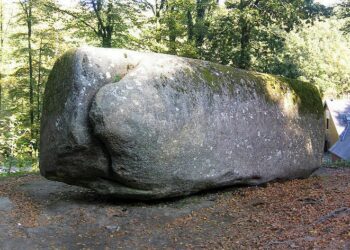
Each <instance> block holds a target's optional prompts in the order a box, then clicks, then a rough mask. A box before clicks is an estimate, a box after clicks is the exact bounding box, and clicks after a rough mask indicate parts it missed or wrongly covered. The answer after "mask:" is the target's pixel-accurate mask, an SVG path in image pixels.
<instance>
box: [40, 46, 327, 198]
mask: <svg viewBox="0 0 350 250" xmlns="http://www.w3.org/2000/svg"><path fill="white" fill-rule="evenodd" d="M44 99H45V100H44V105H43V109H44V110H43V115H42V123H41V141H40V148H41V154H40V170H41V174H42V175H43V176H45V177H46V178H48V179H52V180H58V181H62V182H66V183H69V184H74V185H80V186H84V187H89V188H92V189H94V190H96V191H98V192H100V193H102V194H111V195H114V196H115V197H122V198H136V199H157V198H164V197H174V196H182V195H187V194H190V193H195V192H198V191H201V190H205V189H210V188H217V187H223V186H229V185H235V184H248V185H250V184H252V185H256V184H261V183H264V182H268V181H271V180H275V179H290V178H299V177H307V176H308V175H309V174H310V173H312V172H313V171H314V170H315V169H316V168H318V167H319V166H320V164H321V157H322V150H323V138H324V137H323V133H324V129H323V117H322V114H323V108H322V102H321V98H320V96H319V93H318V91H317V90H316V89H315V88H314V87H313V86H311V85H309V84H306V83H301V82H297V81H291V80H287V79H283V78H280V77H274V76H270V75H264V74H258V73H254V72H248V71H243V70H238V69H234V68H231V67H228V66H222V65H219V64H215V63H209V62H205V61H200V60H193V59H187V58H181V57H176V56H170V55H163V54H153V53H139V52H134V51H128V50H121V49H101V48H81V49H77V50H72V51H69V52H67V53H66V54H65V55H63V56H62V57H61V58H60V59H59V60H58V61H57V62H56V64H55V66H54V68H53V70H52V72H51V75H50V77H49V80H48V82H47V85H46V91H45V98H44Z"/></svg>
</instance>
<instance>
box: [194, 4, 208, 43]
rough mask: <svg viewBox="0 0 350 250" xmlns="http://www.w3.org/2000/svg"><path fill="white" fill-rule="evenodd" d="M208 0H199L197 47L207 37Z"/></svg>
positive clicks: (197, 6)
mask: <svg viewBox="0 0 350 250" xmlns="http://www.w3.org/2000/svg"><path fill="white" fill-rule="evenodd" d="M206 4H207V1H206V0H197V5H196V10H197V15H196V33H195V34H196V47H197V48H199V47H201V46H202V44H203V42H204V37H205V32H206V29H205V27H204V26H205V10H206Z"/></svg>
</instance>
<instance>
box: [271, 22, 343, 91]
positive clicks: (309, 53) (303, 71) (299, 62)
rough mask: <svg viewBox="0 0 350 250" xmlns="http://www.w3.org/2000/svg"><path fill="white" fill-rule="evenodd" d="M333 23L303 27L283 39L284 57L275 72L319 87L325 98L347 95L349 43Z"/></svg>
mask: <svg viewBox="0 0 350 250" xmlns="http://www.w3.org/2000/svg"><path fill="white" fill-rule="evenodd" d="M342 26H343V22H342V21H339V20H336V19H327V20H324V21H316V22H315V23H314V24H313V25H311V24H307V23H303V24H302V25H301V26H300V27H299V29H297V30H293V31H292V32H290V33H288V34H286V35H285V47H284V50H283V53H282V54H281V55H280V57H279V58H278V59H276V61H277V62H278V63H277V65H276V67H275V68H276V69H277V71H276V72H274V73H278V74H282V75H285V76H287V77H290V78H299V79H301V80H303V81H309V82H311V83H313V84H315V85H316V86H318V87H319V88H320V89H321V91H322V92H323V93H324V95H325V97H336V96H337V95H342V94H346V93H349V91H350V85H349V83H350V41H349V39H348V38H347V37H346V36H344V35H343V33H342V31H341V30H340V29H341V27H342Z"/></svg>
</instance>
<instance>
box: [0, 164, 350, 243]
mask: <svg viewBox="0 0 350 250" xmlns="http://www.w3.org/2000/svg"><path fill="white" fill-rule="evenodd" d="M51 248H52V249H119V248H120V249H174V248H175V249H201V248H203V249H252V248H253V249H294V248H299V249H350V168H322V169H320V170H318V171H317V172H316V174H315V175H314V176H313V177H310V178H309V179H304V180H291V181H285V182H274V183H269V184H267V185H265V186H259V187H234V188H227V189H223V190H216V191H212V192H210V193H203V194H198V195H193V196H190V197H187V198H183V199H175V200H166V201H158V202H146V203H145V202H135V201H134V202H131V201H113V200H112V199H111V198H108V197H103V196H100V195H98V194H95V193H94V192H92V191H89V190H86V189H83V188H79V187H72V186H69V185H66V184H63V183H58V182H52V181H48V180H45V179H44V178H42V177H40V176H38V175H25V176H17V177H7V178H1V179H0V249H51Z"/></svg>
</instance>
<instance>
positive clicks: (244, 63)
mask: <svg viewBox="0 0 350 250" xmlns="http://www.w3.org/2000/svg"><path fill="white" fill-rule="evenodd" d="M240 43H241V51H240V57H239V63H238V67H239V68H241V69H249V67H250V59H251V58H250V28H249V25H248V24H247V23H246V22H245V21H244V22H242V23H241V41H240Z"/></svg>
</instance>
